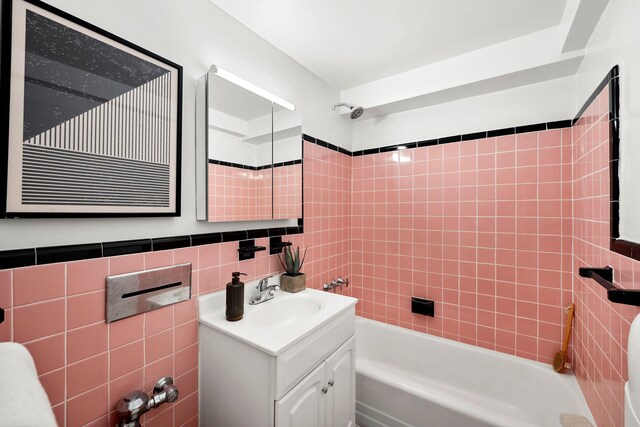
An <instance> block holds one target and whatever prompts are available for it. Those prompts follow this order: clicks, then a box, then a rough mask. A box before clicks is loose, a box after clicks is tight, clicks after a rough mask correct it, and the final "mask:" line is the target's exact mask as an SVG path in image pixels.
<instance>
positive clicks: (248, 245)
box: [238, 239, 267, 261]
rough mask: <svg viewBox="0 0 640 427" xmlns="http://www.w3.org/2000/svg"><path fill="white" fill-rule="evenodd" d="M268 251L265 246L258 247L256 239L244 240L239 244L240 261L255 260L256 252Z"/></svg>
mask: <svg viewBox="0 0 640 427" xmlns="http://www.w3.org/2000/svg"><path fill="white" fill-rule="evenodd" d="M266 250H267V248H266V247H264V246H256V241H255V240H254V239H250V240H242V241H241V242H240V243H238V255H239V258H240V261H244V260H246V259H253V258H255V257H256V252H260V251H266Z"/></svg>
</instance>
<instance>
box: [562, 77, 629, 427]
mask: <svg viewBox="0 0 640 427" xmlns="http://www.w3.org/2000/svg"><path fill="white" fill-rule="evenodd" d="M608 114H609V93H608V89H607V88H605V89H604V90H603V91H602V92H601V93H600V94H599V95H598V97H597V98H596V100H595V101H594V102H593V103H592V104H591V105H590V106H589V108H588V109H587V111H586V112H585V113H584V114H583V116H582V117H581V118H580V120H579V121H578V122H577V123H576V125H575V126H574V134H573V137H574V142H573V156H574V159H575V161H574V168H573V174H574V182H573V192H574V219H573V229H574V251H573V253H574V296H575V302H576V323H575V332H574V335H573V338H574V350H575V352H574V359H575V369H576V375H577V377H578V382H579V384H580V387H581V388H582V391H583V393H584V395H585V397H586V398H587V402H588V403H589V407H590V408H591V412H592V413H593V416H594V417H595V420H596V422H597V424H598V426H622V425H623V408H624V383H625V381H626V380H627V351H626V350H627V341H628V334H629V328H630V326H631V322H632V321H633V319H634V317H635V316H636V315H637V314H638V313H639V312H640V311H639V310H638V309H637V308H635V307H632V306H625V305H620V304H613V303H611V302H609V301H608V300H607V296H606V292H605V291H604V289H603V288H602V287H600V285H598V284H597V283H596V282H595V281H593V280H590V279H583V278H581V277H580V276H579V275H578V274H577V270H578V268H579V267H590V266H595V267H602V266H606V265H611V266H613V267H614V271H615V280H616V283H618V284H619V285H620V286H622V287H624V288H639V287H640V263H638V262H637V261H634V260H632V259H631V258H626V257H623V256H621V255H619V254H617V253H615V252H611V251H610V250H609V125H608Z"/></svg>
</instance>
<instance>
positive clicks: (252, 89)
mask: <svg viewBox="0 0 640 427" xmlns="http://www.w3.org/2000/svg"><path fill="white" fill-rule="evenodd" d="M210 71H211V72H212V73H215V74H216V75H217V76H218V77H221V78H223V79H225V80H226V81H228V82H231V83H233V84H236V85H238V86H240V87H242V88H244V89H246V90H248V91H250V92H253V93H255V94H256V95H258V96H261V97H263V98H265V99H268V100H269V101H271V102H273V103H275V104H278V105H279V106H281V107H283V108H286V109H287V110H289V111H296V107H295V105H293V104H292V103H290V102H287V101H285V100H284V99H282V98H278V97H277V96H275V95H273V94H271V93H269V92H267V91H266V90H264V89H262V88H259V87H258V86H256V85H254V84H253V83H249V82H248V81H246V80H243V79H241V78H240V77H238V76H236V75H234V74H231V73H230V72H228V71H226V70H223V69H222V68H218V67H216V66H215V65H212V66H211V69H210Z"/></svg>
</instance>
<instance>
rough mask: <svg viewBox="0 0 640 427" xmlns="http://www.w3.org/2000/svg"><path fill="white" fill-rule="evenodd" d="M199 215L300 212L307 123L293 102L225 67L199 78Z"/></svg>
mask: <svg viewBox="0 0 640 427" xmlns="http://www.w3.org/2000/svg"><path fill="white" fill-rule="evenodd" d="M196 101H197V110H198V111H197V118H198V120H197V145H196V151H197V153H196V162H197V163H196V179H197V218H198V219H199V220H203V221H209V222H236V221H265V220H273V219H277V220H295V219H298V218H302V124H301V119H300V115H299V114H298V113H297V112H295V111H294V110H295V108H294V106H293V105H291V104H289V103H288V102H286V101H284V100H280V99H279V98H277V97H274V96H272V95H270V94H269V93H268V92H266V91H263V90H262V89H260V88H258V87H256V86H254V85H252V84H250V83H248V82H246V81H244V80H242V79H239V78H237V77H235V76H232V75H230V74H229V73H227V72H223V71H222V70H220V69H219V68H216V67H212V71H210V72H209V73H207V75H205V76H203V77H202V78H200V79H199V80H198V88H197V94H196Z"/></svg>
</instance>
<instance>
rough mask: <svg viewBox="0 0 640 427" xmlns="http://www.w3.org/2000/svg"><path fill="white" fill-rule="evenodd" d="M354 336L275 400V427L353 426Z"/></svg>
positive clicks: (354, 390) (354, 395) (354, 396)
mask: <svg viewBox="0 0 640 427" xmlns="http://www.w3.org/2000/svg"><path fill="white" fill-rule="evenodd" d="M355 398H356V389H355V337H351V338H349V340H348V341H347V342H346V343H344V344H343V345H342V346H341V347H340V348H339V349H338V350H336V351H335V352H334V353H333V354H331V356H329V357H328V358H327V359H326V360H325V361H324V362H323V363H322V364H320V366H318V367H317V368H316V369H315V370H314V371H313V372H311V373H310V374H309V375H307V376H306V377H305V378H304V379H303V380H302V381H300V382H299V383H298V384H297V385H296V386H295V387H294V388H293V389H292V390H291V391H289V393H287V394H286V395H285V396H284V397H283V398H281V399H280V400H278V401H277V402H276V404H275V405H276V406H275V418H276V421H275V426H276V427H354V426H355Z"/></svg>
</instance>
